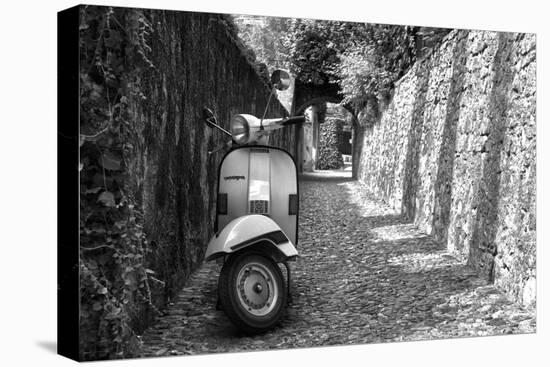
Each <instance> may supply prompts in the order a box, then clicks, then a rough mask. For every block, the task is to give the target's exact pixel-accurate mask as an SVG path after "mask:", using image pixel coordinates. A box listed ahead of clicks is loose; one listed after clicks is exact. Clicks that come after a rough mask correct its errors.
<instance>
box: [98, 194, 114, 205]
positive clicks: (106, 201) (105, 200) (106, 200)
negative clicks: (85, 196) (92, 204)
mask: <svg viewBox="0 0 550 367" xmlns="http://www.w3.org/2000/svg"><path fill="white" fill-rule="evenodd" d="M97 201H99V202H101V203H102V204H103V205H105V206H107V207H114V206H115V205H116V204H115V195H113V193H112V192H110V191H103V192H102V193H101V195H99V197H98V198H97Z"/></svg>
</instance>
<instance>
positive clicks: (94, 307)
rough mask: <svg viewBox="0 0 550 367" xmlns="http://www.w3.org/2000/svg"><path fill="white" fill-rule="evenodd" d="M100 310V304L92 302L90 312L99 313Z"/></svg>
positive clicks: (101, 307)
mask: <svg viewBox="0 0 550 367" xmlns="http://www.w3.org/2000/svg"><path fill="white" fill-rule="evenodd" d="M101 309H103V306H102V305H101V303H99V302H94V304H93V306H92V310H94V311H100V310H101Z"/></svg>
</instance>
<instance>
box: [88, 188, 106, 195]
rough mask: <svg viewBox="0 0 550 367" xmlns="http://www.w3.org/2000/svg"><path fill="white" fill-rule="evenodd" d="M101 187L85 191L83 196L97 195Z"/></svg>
mask: <svg viewBox="0 0 550 367" xmlns="http://www.w3.org/2000/svg"><path fill="white" fill-rule="evenodd" d="M101 189H102V187H94V188H93V189H87V190H86V191H85V192H84V193H85V194H97V193H98V192H99V191H100V190H101Z"/></svg>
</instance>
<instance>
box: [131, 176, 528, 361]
mask: <svg viewBox="0 0 550 367" xmlns="http://www.w3.org/2000/svg"><path fill="white" fill-rule="evenodd" d="M360 186H361V184H360V183H359V182H357V181H352V180H351V179H350V178H348V177H345V176H342V175H340V176H339V175H338V173H334V172H332V173H331V172H330V171H329V172H327V173H325V174H323V173H318V174H314V175H309V176H302V178H301V180H300V218H299V241H298V251H299V253H300V257H299V258H298V260H297V261H296V262H294V263H292V264H291V266H292V274H293V282H294V283H293V288H292V297H293V303H291V304H290V305H289V307H288V309H287V313H286V315H285V317H284V318H283V321H282V322H281V324H280V325H279V326H278V327H277V328H275V329H273V330H271V331H270V332H268V333H266V334H263V335H258V336H254V337H247V336H243V335H240V334H239V333H238V331H237V330H236V328H235V327H234V326H233V325H232V324H231V323H230V321H229V320H228V319H227V317H226V316H225V315H224V313H223V312H222V311H219V310H216V307H215V306H216V297H217V281H218V274H219V270H220V267H221V265H219V264H217V263H215V262H210V263H205V264H203V266H202V267H201V268H200V269H199V270H198V271H197V272H196V273H195V274H193V275H192V276H191V278H190V279H189V280H188V282H187V284H186V286H185V287H184V289H183V290H182V291H181V292H180V294H179V296H178V298H177V299H176V300H175V301H174V304H173V305H171V306H170V308H169V310H168V313H167V315H165V316H163V317H161V318H160V319H159V320H158V321H157V323H156V324H155V325H154V326H153V327H151V328H150V329H148V330H147V331H146V332H145V333H144V335H143V336H142V342H143V353H144V356H149V357H153V356H155V357H156V356H163V355H188V354H203V353H217V352H238V351H245V350H266V349H279V348H280V349H283V348H293V347H302V348H303V347H313V346H328V345H344V344H366V343H380V342H391V341H410V340H427V339H441V338H453V337H468V336H484V335H501V334H514V333H530V332H534V331H535V315H534V313H532V312H528V311H526V310H525V309H523V308H521V307H520V306H518V305H517V304H516V303H514V302H512V301H511V300H510V299H509V298H507V296H506V295H505V294H504V293H503V292H501V291H500V290H499V289H497V288H496V287H494V286H493V285H491V284H487V283H486V282H485V281H484V280H481V279H480V278H479V277H478V276H477V275H476V273H475V272H474V271H473V270H471V269H470V268H468V267H467V266H466V265H465V264H463V263H462V262H461V261H459V260H458V259H456V258H455V257H453V256H451V255H450V254H448V253H447V252H446V250H445V248H444V247H443V246H442V245H440V244H438V243H436V242H435V241H434V240H432V239H431V238H430V237H429V236H427V235H426V234H424V233H422V232H420V231H419V230H418V229H416V228H415V227H414V225H412V224H409V223H407V222H406V221H405V220H404V219H403V218H402V217H401V216H399V215H397V214H396V213H393V212H392V211H391V210H389V209H388V208H387V207H385V206H384V205H382V204H381V203H379V202H377V201H376V200H375V199H374V198H372V197H368V196H365V194H364V193H365V192H366V190H365V189H364V188H361V187H360Z"/></svg>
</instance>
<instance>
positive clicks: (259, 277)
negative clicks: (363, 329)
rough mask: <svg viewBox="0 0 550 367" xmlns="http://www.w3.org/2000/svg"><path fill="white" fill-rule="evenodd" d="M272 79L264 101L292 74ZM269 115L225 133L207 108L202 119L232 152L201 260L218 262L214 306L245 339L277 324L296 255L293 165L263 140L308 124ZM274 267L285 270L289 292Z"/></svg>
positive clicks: (236, 122) (236, 120) (238, 121)
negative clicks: (211, 232) (221, 135)
mask: <svg viewBox="0 0 550 367" xmlns="http://www.w3.org/2000/svg"><path fill="white" fill-rule="evenodd" d="M271 82H272V84H273V86H274V88H273V90H272V92H271V94H270V96H269V100H271V97H272V95H273V94H274V93H275V89H278V90H285V89H287V88H288V86H289V82H290V77H289V75H288V73H286V72H285V71H282V70H276V71H275V72H274V73H273V74H272V76H271ZM269 100H268V105H269ZM266 112H267V107H266V109H265V111H264V116H263V117H262V118H261V119H259V118H257V117H255V116H252V115H247V114H238V115H235V116H233V117H232V119H231V121H230V131H227V130H225V129H224V128H222V127H221V126H220V125H219V124H218V123H217V121H216V118H215V116H214V114H213V113H212V111H211V110H209V109H207V108H205V109H204V116H203V117H204V119H205V122H206V123H207V124H208V126H210V127H212V128H216V129H218V130H220V131H222V132H223V133H224V134H226V135H227V136H228V137H231V149H230V150H229V152H228V153H227V154H226V155H225V157H224V158H223V159H222V161H221V163H220V167H219V172H218V191H217V192H218V200H217V215H216V222H215V232H216V234H215V235H214V237H213V238H212V239H211V240H210V242H209V243H208V247H207V250H206V254H205V259H206V261H210V260H216V259H217V260H218V261H221V262H223V266H222V269H221V271H220V275H219V279H218V306H221V308H222V309H223V311H224V312H225V314H226V315H227V316H228V318H229V319H230V320H231V321H232V322H233V324H234V325H235V326H237V328H238V329H240V330H241V331H243V332H244V333H246V334H257V333H261V332H264V331H266V330H268V329H270V328H272V327H273V326H275V325H276V324H277V323H278V322H279V321H280V320H281V318H282V317H283V314H284V311H285V309H286V303H287V300H289V299H290V287H291V277H290V275H291V274H290V267H289V265H288V262H289V261H292V260H295V259H296V257H297V256H298V251H297V250H296V245H297V240H298V180H297V171H296V164H295V163H294V160H293V159H292V157H291V156H290V154H289V153H288V152H286V151H285V150H283V149H280V148H276V147H271V146H269V145H268V142H269V132H271V131H273V130H276V129H280V128H283V127H284V126H287V125H290V124H295V123H301V122H304V120H305V119H304V117H303V116H300V117H289V118H280V119H264V117H265V114H266ZM228 143H229V142H228ZM218 150H219V149H218ZM210 153H212V152H210ZM278 264H284V265H285V267H286V272H287V277H286V279H287V281H286V287H285V278H284V277H283V273H282V271H281V267H280V266H279V265H278Z"/></svg>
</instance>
